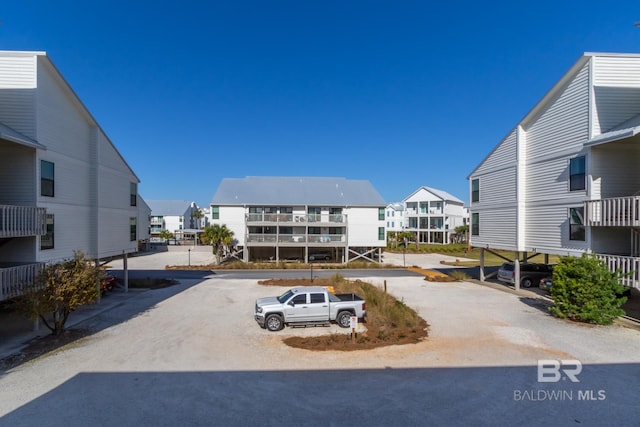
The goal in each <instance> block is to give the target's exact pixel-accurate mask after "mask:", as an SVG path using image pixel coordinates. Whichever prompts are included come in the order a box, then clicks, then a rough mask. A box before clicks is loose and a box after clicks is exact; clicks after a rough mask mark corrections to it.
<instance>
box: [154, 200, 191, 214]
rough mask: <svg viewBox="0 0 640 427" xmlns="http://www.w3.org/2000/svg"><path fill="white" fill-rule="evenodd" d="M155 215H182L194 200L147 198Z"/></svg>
mask: <svg viewBox="0 0 640 427" xmlns="http://www.w3.org/2000/svg"><path fill="white" fill-rule="evenodd" d="M145 202H147V205H149V207H150V208H151V215H153V216H182V215H184V214H185V212H186V211H187V210H188V209H189V207H190V206H191V204H192V203H193V202H188V201H186V200H145Z"/></svg>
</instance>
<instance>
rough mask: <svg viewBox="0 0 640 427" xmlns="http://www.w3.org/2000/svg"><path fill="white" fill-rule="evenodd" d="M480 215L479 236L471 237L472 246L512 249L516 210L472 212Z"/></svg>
mask: <svg viewBox="0 0 640 427" xmlns="http://www.w3.org/2000/svg"><path fill="white" fill-rule="evenodd" d="M474 212H477V213H479V214H480V235H479V236H471V244H472V245H473V246H480V247H490V248H495V249H513V248H514V245H515V242H516V208H515V206H514V207H503V208H491V209H484V210H480V209H477V210H474Z"/></svg>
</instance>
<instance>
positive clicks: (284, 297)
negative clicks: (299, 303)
mask: <svg viewBox="0 0 640 427" xmlns="http://www.w3.org/2000/svg"><path fill="white" fill-rule="evenodd" d="M292 296H293V292H292V291H291V290H288V291H287V292H285V293H284V294H282V295H280V296H279V297H278V301H279V302H280V303H281V304H282V303H284V302H285V301H287V300H288V299H289V298H291V297H292Z"/></svg>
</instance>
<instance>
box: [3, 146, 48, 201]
mask: <svg viewBox="0 0 640 427" xmlns="http://www.w3.org/2000/svg"><path fill="white" fill-rule="evenodd" d="M38 170H39V166H38ZM35 180H36V171H35V150H33V149H30V148H27V147H23V146H21V145H19V144H14V143H10V142H5V141H1V140H0V204H3V205H22V206H33V205H34V204H35V200H36V193H35V190H36V188H37V187H36V182H35Z"/></svg>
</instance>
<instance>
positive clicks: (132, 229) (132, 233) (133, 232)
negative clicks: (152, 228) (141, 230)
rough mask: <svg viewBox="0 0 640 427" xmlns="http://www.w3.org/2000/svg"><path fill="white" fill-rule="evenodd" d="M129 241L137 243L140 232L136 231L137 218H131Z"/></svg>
mask: <svg viewBox="0 0 640 427" xmlns="http://www.w3.org/2000/svg"><path fill="white" fill-rule="evenodd" d="M129 240H130V241H132V242H135V241H136V240H138V232H137V230H136V218H135V217H131V218H129Z"/></svg>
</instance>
